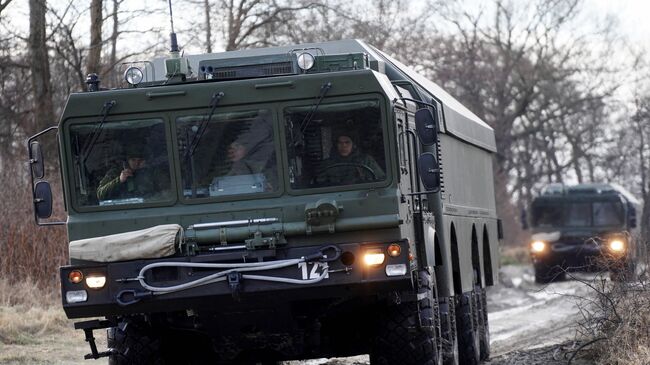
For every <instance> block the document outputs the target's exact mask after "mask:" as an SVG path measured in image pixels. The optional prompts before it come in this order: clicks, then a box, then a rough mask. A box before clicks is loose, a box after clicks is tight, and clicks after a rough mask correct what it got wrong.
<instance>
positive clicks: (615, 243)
mask: <svg viewBox="0 0 650 365" xmlns="http://www.w3.org/2000/svg"><path fill="white" fill-rule="evenodd" d="M608 246H609V249H610V250H611V251H612V252H617V253H619V252H623V251H625V242H623V240H620V239H613V240H611V241H609V244H608Z"/></svg>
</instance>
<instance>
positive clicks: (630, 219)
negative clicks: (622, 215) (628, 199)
mask: <svg viewBox="0 0 650 365" xmlns="http://www.w3.org/2000/svg"><path fill="white" fill-rule="evenodd" d="M627 225H628V226H629V228H636V208H635V207H634V205H632V204H630V203H628V204H627Z"/></svg>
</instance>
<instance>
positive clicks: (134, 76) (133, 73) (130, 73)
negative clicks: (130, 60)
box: [124, 67, 144, 86]
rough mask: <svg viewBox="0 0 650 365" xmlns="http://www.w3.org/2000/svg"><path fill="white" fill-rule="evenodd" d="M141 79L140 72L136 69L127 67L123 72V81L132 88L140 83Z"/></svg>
mask: <svg viewBox="0 0 650 365" xmlns="http://www.w3.org/2000/svg"><path fill="white" fill-rule="evenodd" d="M143 78H144V76H143V74H142V70H140V69H139V68H137V67H129V68H127V69H126V71H125V72H124V80H126V82H128V83H129V84H131V85H133V86H135V85H137V84H139V83H141V82H142V79H143Z"/></svg>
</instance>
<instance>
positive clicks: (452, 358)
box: [440, 297, 459, 365]
mask: <svg viewBox="0 0 650 365" xmlns="http://www.w3.org/2000/svg"><path fill="white" fill-rule="evenodd" d="M440 328H441V332H442V361H443V364H444V365H458V364H459V359H458V336H457V335H456V304H455V301H454V298H453V297H445V298H440Z"/></svg>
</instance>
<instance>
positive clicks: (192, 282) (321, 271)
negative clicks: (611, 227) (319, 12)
mask: <svg viewBox="0 0 650 365" xmlns="http://www.w3.org/2000/svg"><path fill="white" fill-rule="evenodd" d="M177 51H178V50H177V49H176V50H175V51H174V52H173V56H172V57H170V58H168V59H165V60H162V61H156V62H153V63H146V64H144V66H143V67H137V66H131V67H129V68H128V69H127V70H126V72H125V77H126V80H127V81H128V82H129V85H127V86H126V87H124V88H121V89H114V90H103V89H102V88H101V84H98V80H97V79H96V78H95V77H90V78H89V80H88V82H89V90H90V91H89V92H83V93H74V94H72V95H70V97H69V99H68V101H67V104H66V105H65V108H64V110H63V114H62V116H61V119H60V121H59V123H58V127H53V128H52V129H50V130H55V131H57V141H58V147H59V152H60V164H61V167H62V171H61V174H62V177H63V183H64V191H63V197H64V200H65V206H66V207H67V221H66V222H59V223H64V224H65V225H66V227H67V231H68V236H69V239H70V265H67V266H64V267H62V268H61V273H60V274H61V294H62V297H63V308H64V310H65V313H66V314H67V316H68V317H69V318H87V317H102V318H103V319H93V320H85V321H81V322H78V323H76V328H78V329H82V330H84V331H85V333H86V340H87V341H88V342H89V344H90V348H91V352H90V353H89V354H88V355H87V356H86V357H87V358H99V357H103V356H108V357H109V362H110V363H111V364H159V363H171V364H180V363H208V362H223V363H229V362H231V363H255V362H260V361H261V362H264V363H273V362H276V361H281V360H287V359H301V358H314V357H331V356H349V355H355V354H364V353H369V354H370V361H371V363H372V364H407V365H423V364H440V363H441V362H443V361H444V362H445V363H449V364H457V363H459V362H460V363H462V364H477V363H479V362H480V360H481V359H487V358H488V357H489V329H488V322H487V308H486V292H485V288H486V287H487V286H489V285H493V284H494V283H495V282H496V280H497V279H496V275H497V263H498V261H499V260H498V252H499V250H498V240H499V233H498V232H499V229H498V227H499V224H498V220H497V216H496V211H495V197H494V186H493V178H492V155H493V153H494V152H495V140H494V133H493V131H492V129H491V128H490V127H489V126H488V125H487V124H485V123H484V122H483V121H481V120H480V119H479V118H478V117H476V116H475V115H474V114H472V113H471V112H470V111H469V110H468V109H466V108H465V107H463V106H462V105H461V104H460V103H459V102H458V101H456V100H455V99H453V98H452V97H451V96H449V95H448V94H447V93H446V92H445V91H443V90H442V89H441V88H440V87H438V86H437V85H436V84H434V83H432V82H430V81H429V80H427V79H425V78H423V77H422V76H420V75H419V74H417V73H415V72H413V71H412V70H411V69H410V68H408V67H406V66H404V65H403V64H401V63H400V62H398V61H396V60H395V59H394V58H392V57H390V56H388V55H386V54H384V53H382V52H381V51H379V50H377V49H376V48H374V47H372V46H370V45H368V44H366V43H364V42H362V41H358V40H344V41H335V42H328V43H318V44H302V45H297V46H290V47H277V48H266V49H253V50H244V51H235V52H225V53H218V54H208V55H201V56H197V57H180V56H179V55H178V52H177ZM192 71H194V72H192ZM154 73H155V75H157V76H155V75H154ZM46 132H47V131H45V132H44V133H42V134H39V135H36V136H34V137H33V138H31V139H30V140H29V151H30V163H31V166H32V176H33V182H34V205H35V214H36V220H37V222H39V223H40V224H56V223H57V222H50V219H48V218H49V217H50V216H51V214H52V193H51V188H50V184H49V183H48V182H47V181H46V180H45V176H44V175H45V173H46V171H47V169H46V168H44V165H43V152H42V148H41V146H42V142H39V139H41V138H45V137H44V135H45V133H46ZM101 328H108V346H109V349H108V350H106V351H100V350H98V349H97V346H96V344H95V340H94V336H93V331H94V330H97V329H101Z"/></svg>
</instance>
